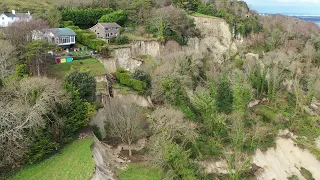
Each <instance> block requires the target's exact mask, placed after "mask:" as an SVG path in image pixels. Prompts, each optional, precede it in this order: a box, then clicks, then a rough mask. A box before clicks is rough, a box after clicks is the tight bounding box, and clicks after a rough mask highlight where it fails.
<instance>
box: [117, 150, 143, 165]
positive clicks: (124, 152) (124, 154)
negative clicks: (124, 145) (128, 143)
mask: <svg viewBox="0 0 320 180" xmlns="http://www.w3.org/2000/svg"><path fill="white" fill-rule="evenodd" d="M120 157H124V158H126V159H128V160H130V162H133V163H136V162H143V161H146V160H147V158H146V157H145V156H144V155H141V153H139V152H135V151H132V156H131V157H130V156H129V151H127V150H122V151H121V152H120Z"/></svg>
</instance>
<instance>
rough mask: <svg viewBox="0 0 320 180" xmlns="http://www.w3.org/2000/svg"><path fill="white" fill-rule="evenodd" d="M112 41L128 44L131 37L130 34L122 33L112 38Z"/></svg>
mask: <svg viewBox="0 0 320 180" xmlns="http://www.w3.org/2000/svg"><path fill="white" fill-rule="evenodd" d="M111 43H115V44H120V45H121V44H128V43H129V38H128V36H126V35H120V36H117V37H115V38H113V39H112V40H111Z"/></svg>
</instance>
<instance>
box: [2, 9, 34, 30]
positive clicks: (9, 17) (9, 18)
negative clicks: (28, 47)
mask: <svg viewBox="0 0 320 180" xmlns="http://www.w3.org/2000/svg"><path fill="white" fill-rule="evenodd" d="M31 19H32V15H31V14H30V12H28V13H16V11H15V10H12V13H3V14H0V27H8V26H9V25H10V24H12V23H14V22H18V21H30V20H31Z"/></svg>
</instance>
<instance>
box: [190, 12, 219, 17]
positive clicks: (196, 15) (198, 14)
mask: <svg viewBox="0 0 320 180" xmlns="http://www.w3.org/2000/svg"><path fill="white" fill-rule="evenodd" d="M192 16H195V17H204V18H217V17H214V16H209V15H205V14H200V13H193V14H192Z"/></svg>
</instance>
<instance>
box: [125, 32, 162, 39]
mask: <svg viewBox="0 0 320 180" xmlns="http://www.w3.org/2000/svg"><path fill="white" fill-rule="evenodd" d="M122 35H125V36H127V37H128V38H129V39H130V40H132V41H148V40H149V41H151V40H154V41H156V40H157V38H153V37H149V38H145V37H143V36H138V35H135V34H134V32H124V33H122Z"/></svg>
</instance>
